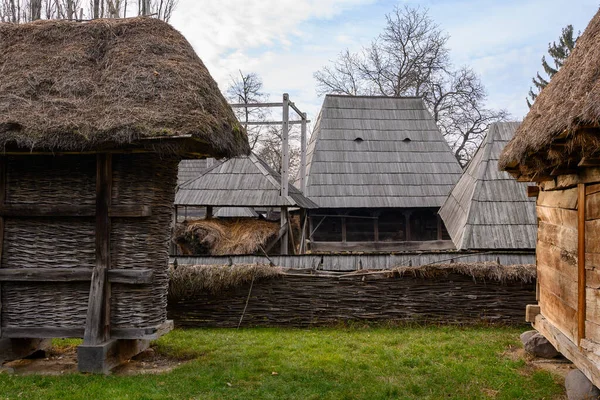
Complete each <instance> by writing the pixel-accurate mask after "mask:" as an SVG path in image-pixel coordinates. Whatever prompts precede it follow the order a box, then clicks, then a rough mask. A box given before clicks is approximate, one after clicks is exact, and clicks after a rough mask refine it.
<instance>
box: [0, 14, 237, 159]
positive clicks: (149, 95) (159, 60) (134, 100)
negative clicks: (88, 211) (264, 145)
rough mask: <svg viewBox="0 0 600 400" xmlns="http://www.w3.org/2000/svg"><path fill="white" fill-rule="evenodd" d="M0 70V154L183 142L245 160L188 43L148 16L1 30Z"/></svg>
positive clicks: (227, 112) (221, 102)
mask: <svg viewBox="0 0 600 400" xmlns="http://www.w3.org/2000/svg"><path fill="white" fill-rule="evenodd" d="M0 71H2V79H1V80H0V147H2V148H6V147H11V146H12V147H15V146H16V147H18V148H26V149H40V150H63V151H81V150H98V149H104V148H106V147H109V146H110V147H112V146H115V145H117V146H123V145H129V144H132V143H133V142H135V141H137V140H140V139H150V138H157V137H161V138H181V137H188V139H187V142H189V143H188V144H187V145H188V146H189V148H187V149H186V152H193V151H197V152H199V151H202V152H207V151H208V152H209V153H211V154H213V155H215V156H219V157H221V156H236V155H242V154H247V153H248V152H249V148H248V142H247V138H246V135H245V133H244V131H243V129H242V128H241V126H240V124H239V123H238V122H237V120H236V118H235V116H234V114H233V111H232V110H231V108H230V107H229V106H228V105H227V102H226V101H225V99H224V98H223V96H222V95H221V93H220V92H219V88H218V87H217V84H216V83H215V82H214V80H213V79H212V77H211V76H210V74H209V72H208V70H207V69H206V67H205V66H204V64H203V63H202V61H201V60H200V59H199V58H198V56H197V55H196V54H195V53H194V50H193V49H192V47H191V45H190V44H189V43H188V42H187V40H186V39H185V38H184V37H183V36H182V35H181V34H180V33H179V32H177V31H176V30H175V29H173V28H172V27H171V26H169V25H168V24H166V23H165V22H162V21H159V20H157V19H154V18H131V19H106V20H95V21H92V22H88V23H78V22H68V21H38V22H34V23H29V24H21V25H13V24H0ZM133 144H135V143H133ZM138 145H139V143H138ZM204 154H206V153H204Z"/></svg>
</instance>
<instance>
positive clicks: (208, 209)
mask: <svg viewBox="0 0 600 400" xmlns="http://www.w3.org/2000/svg"><path fill="white" fill-rule="evenodd" d="M212 217H213V207H212V206H206V215H205V216H204V219H211V218H212Z"/></svg>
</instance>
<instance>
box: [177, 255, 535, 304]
mask: <svg viewBox="0 0 600 400" xmlns="http://www.w3.org/2000/svg"><path fill="white" fill-rule="evenodd" d="M451 274H459V275H464V276H468V277H471V278H473V280H475V281H482V282H486V281H489V282H498V283H502V284H505V283H508V282H522V283H532V282H534V281H535V278H536V269H535V265H530V264H528V265H500V264H498V263H495V262H482V263H453V264H436V265H421V266H416V267H396V268H393V269H388V270H371V271H369V270H361V271H355V272H351V273H345V272H334V271H314V270H299V269H284V268H281V267H271V266H268V265H262V264H238V265H233V266H222V265H183V266H178V267H177V268H174V267H172V268H171V282H170V284H169V288H170V289H169V296H170V297H171V298H173V299H182V298H185V297H189V296H193V295H195V294H199V293H202V292H209V293H213V294H216V293H219V292H221V291H223V290H225V289H231V288H235V287H238V286H240V285H244V284H246V283H249V282H250V281H251V280H252V279H253V277H254V279H255V280H257V279H265V278H271V277H275V276H281V277H285V276H286V275H288V276H298V275H315V276H318V277H321V278H323V279H359V280H362V279H364V278H365V277H367V276H369V277H377V278H399V277H403V276H406V277H415V278H420V279H426V280H429V279H443V278H447V277H448V276H450V275H451Z"/></svg>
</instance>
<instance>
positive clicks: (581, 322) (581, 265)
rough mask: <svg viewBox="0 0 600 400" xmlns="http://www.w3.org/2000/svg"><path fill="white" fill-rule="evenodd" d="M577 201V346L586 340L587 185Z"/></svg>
mask: <svg viewBox="0 0 600 400" xmlns="http://www.w3.org/2000/svg"><path fill="white" fill-rule="evenodd" d="M577 188H578V200H577V221H578V224H577V272H578V273H577V294H578V295H577V299H578V301H577V346H580V345H581V339H583V338H585V184H584V183H580V184H579V185H577Z"/></svg>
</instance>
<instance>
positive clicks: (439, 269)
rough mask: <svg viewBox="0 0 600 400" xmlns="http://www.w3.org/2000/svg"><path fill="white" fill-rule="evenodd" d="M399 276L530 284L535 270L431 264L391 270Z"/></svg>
mask: <svg viewBox="0 0 600 400" xmlns="http://www.w3.org/2000/svg"><path fill="white" fill-rule="evenodd" d="M393 271H394V272H396V273H398V274H399V275H400V276H406V275H411V276H415V277H418V278H426V279H427V278H438V277H445V276H448V275H449V274H451V273H455V274H460V275H465V276H470V277H472V278H473V279H475V280H487V281H495V282H501V283H504V282H518V281H521V282H523V283H531V282H533V281H534V280H535V277H536V269H535V265H533V264H526V265H500V264H498V263H495V262H481V263H453V264H432V265H422V266H419V267H397V268H394V269H393Z"/></svg>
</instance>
